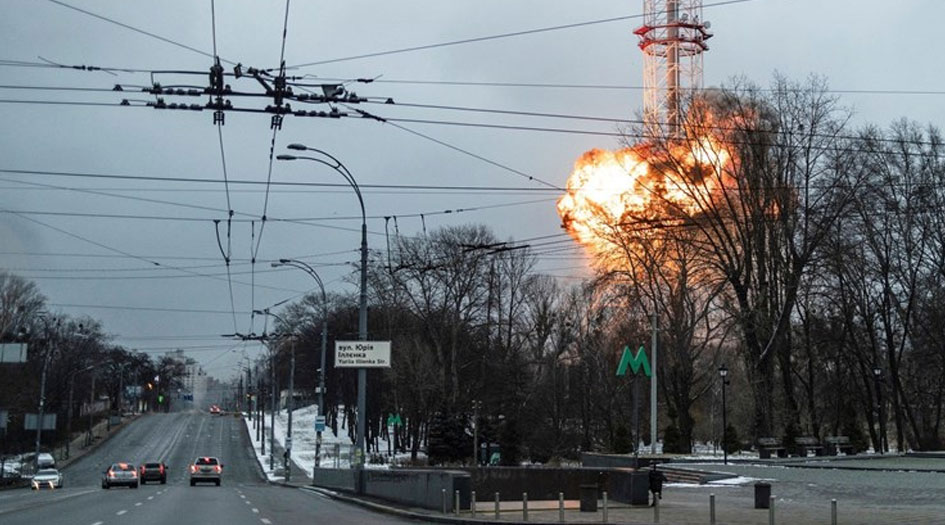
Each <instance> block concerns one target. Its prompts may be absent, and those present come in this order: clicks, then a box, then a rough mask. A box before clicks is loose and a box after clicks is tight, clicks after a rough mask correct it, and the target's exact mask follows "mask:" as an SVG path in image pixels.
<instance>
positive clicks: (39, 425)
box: [36, 314, 58, 457]
mask: <svg viewBox="0 0 945 525" xmlns="http://www.w3.org/2000/svg"><path fill="white" fill-rule="evenodd" d="M39 318H40V319H42V320H43V326H44V327H45V328H46V354H45V355H44V356H43V371H42V374H41V375H40V379H39V409H38V412H39V413H38V414H37V415H38V416H39V418H38V420H37V421H36V456H37V457H38V456H39V446H40V443H41V442H42V439H43V416H44V415H45V414H44V410H45V408H46V370H47V368H48V367H49V360H50V359H51V358H52V354H53V349H52V337H51V336H50V333H49V319H48V317H47V316H46V315H42V314H41V315H40V316H39ZM57 324H58V322H57Z"/></svg>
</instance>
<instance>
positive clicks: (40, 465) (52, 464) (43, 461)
mask: <svg viewBox="0 0 945 525" xmlns="http://www.w3.org/2000/svg"><path fill="white" fill-rule="evenodd" d="M47 468H56V459H55V458H54V457H53V456H52V454H50V453H48V452H40V453H39V454H37V456H36V470H42V469H47Z"/></svg>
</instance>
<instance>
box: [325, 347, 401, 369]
mask: <svg viewBox="0 0 945 525" xmlns="http://www.w3.org/2000/svg"><path fill="white" fill-rule="evenodd" d="M335 367H336V368H390V341H335Z"/></svg>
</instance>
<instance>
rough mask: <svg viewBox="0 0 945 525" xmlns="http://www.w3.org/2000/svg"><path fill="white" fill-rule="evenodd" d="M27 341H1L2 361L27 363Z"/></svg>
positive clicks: (0, 358) (0, 361)
mask: <svg viewBox="0 0 945 525" xmlns="http://www.w3.org/2000/svg"><path fill="white" fill-rule="evenodd" d="M26 349H27V346H26V343H0V363H25V362H26Z"/></svg>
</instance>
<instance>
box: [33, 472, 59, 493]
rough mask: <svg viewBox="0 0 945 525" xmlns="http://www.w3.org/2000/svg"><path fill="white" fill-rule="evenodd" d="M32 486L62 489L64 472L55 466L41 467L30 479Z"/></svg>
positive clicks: (36, 488)
mask: <svg viewBox="0 0 945 525" xmlns="http://www.w3.org/2000/svg"><path fill="white" fill-rule="evenodd" d="M30 487H32V489H33V490H39V489H42V488H49V489H61V488H62V473H60V472H59V471H58V470H56V469H54V468H44V469H40V470H38V471H36V474H33V479H32V480H30Z"/></svg>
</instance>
